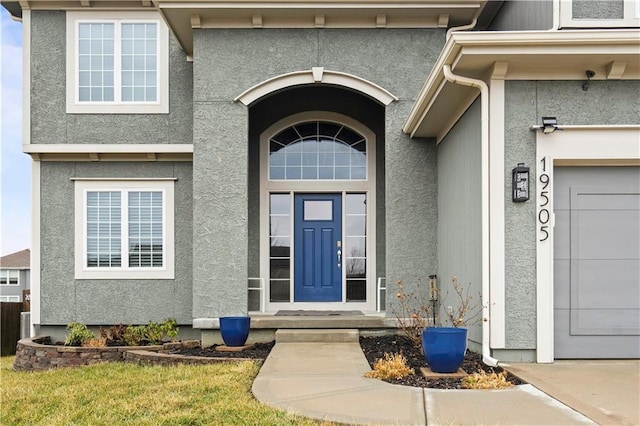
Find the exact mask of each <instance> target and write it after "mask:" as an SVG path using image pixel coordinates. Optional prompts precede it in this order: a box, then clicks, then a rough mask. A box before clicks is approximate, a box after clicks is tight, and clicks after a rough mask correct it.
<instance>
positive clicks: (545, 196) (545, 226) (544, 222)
mask: <svg viewBox="0 0 640 426" xmlns="http://www.w3.org/2000/svg"><path fill="white" fill-rule="evenodd" d="M540 162H541V163H542V164H541V166H542V173H540V177H539V178H538V183H539V184H540V185H539V197H538V200H539V204H538V208H539V210H538V225H539V226H540V228H539V229H540V240H539V241H546V240H547V239H549V220H550V219H551V213H549V185H550V183H551V178H550V177H549V174H548V173H547V157H542V159H541V160H540Z"/></svg>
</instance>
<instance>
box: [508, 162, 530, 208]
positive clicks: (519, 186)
mask: <svg viewBox="0 0 640 426" xmlns="http://www.w3.org/2000/svg"><path fill="white" fill-rule="evenodd" d="M511 194H512V200H513V202H514V203H522V202H525V201H527V200H528V199H529V168H528V167H525V165H524V163H518V166H517V167H514V168H513V170H511Z"/></svg>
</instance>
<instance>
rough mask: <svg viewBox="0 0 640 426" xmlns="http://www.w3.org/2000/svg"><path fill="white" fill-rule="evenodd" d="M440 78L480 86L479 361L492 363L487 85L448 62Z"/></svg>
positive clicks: (495, 364)
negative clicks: (480, 252) (480, 285)
mask: <svg viewBox="0 0 640 426" xmlns="http://www.w3.org/2000/svg"><path fill="white" fill-rule="evenodd" d="M442 71H443V72H444V78H446V79H447V81H449V82H451V83H453V84H460V85H462V86H470V87H475V88H477V89H479V90H480V102H481V106H480V108H481V131H480V135H481V148H480V150H481V153H482V154H481V157H482V159H481V161H482V172H481V174H482V177H481V179H482V362H484V363H485V364H487V365H490V366H492V367H495V366H497V365H498V360H497V359H495V358H493V357H492V356H491V349H490V347H489V341H490V339H489V337H490V332H491V329H490V327H489V321H490V312H491V310H490V306H491V303H490V301H491V299H490V297H491V295H490V291H489V87H488V86H487V83H485V82H484V81H482V80H476V79H473V78H468V77H463V76H460V75H455V74H454V73H453V72H452V71H451V65H444V66H443V67H442Z"/></svg>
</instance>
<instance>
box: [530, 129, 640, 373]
mask: <svg viewBox="0 0 640 426" xmlns="http://www.w3.org/2000/svg"><path fill="white" fill-rule="evenodd" d="M638 140H640V126H637V125H621V126H615V125H614V126H607V125H593V126H563V127H562V131H555V132H553V133H549V134H544V133H542V132H538V133H537V134H536V146H537V150H536V181H535V185H534V186H533V188H535V191H536V195H535V197H532V198H533V199H535V200H536V300H537V307H536V317H537V336H536V341H537V345H536V347H537V350H536V352H537V362H539V363H549V362H553V360H554V348H553V338H554V322H553V306H554V305H553V266H554V265H553V237H554V234H553V233H554V222H555V219H554V214H553V211H554V206H553V169H554V167H555V166H564V165H572V166H594V165H595V166H597V165H600V166H611V165H615V166H625V165H640V149H639V148H638ZM543 182H548V185H547V186H546V187H545V186H544V184H543Z"/></svg>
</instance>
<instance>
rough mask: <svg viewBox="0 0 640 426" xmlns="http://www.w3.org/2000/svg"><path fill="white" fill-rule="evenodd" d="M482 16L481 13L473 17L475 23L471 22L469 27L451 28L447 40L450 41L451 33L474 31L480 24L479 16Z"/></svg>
mask: <svg viewBox="0 0 640 426" xmlns="http://www.w3.org/2000/svg"><path fill="white" fill-rule="evenodd" d="M479 14H480V12H478V13H476V16H474V17H473V21H471V22H470V23H469V24H467V25H461V26H459V27H451V28H449V29H448V30H447V38H446V39H445V40H449V37H451V33H453V32H454V31H464V30H471V29H473V28H474V27H475V26H476V24H477V23H478V15H479Z"/></svg>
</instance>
